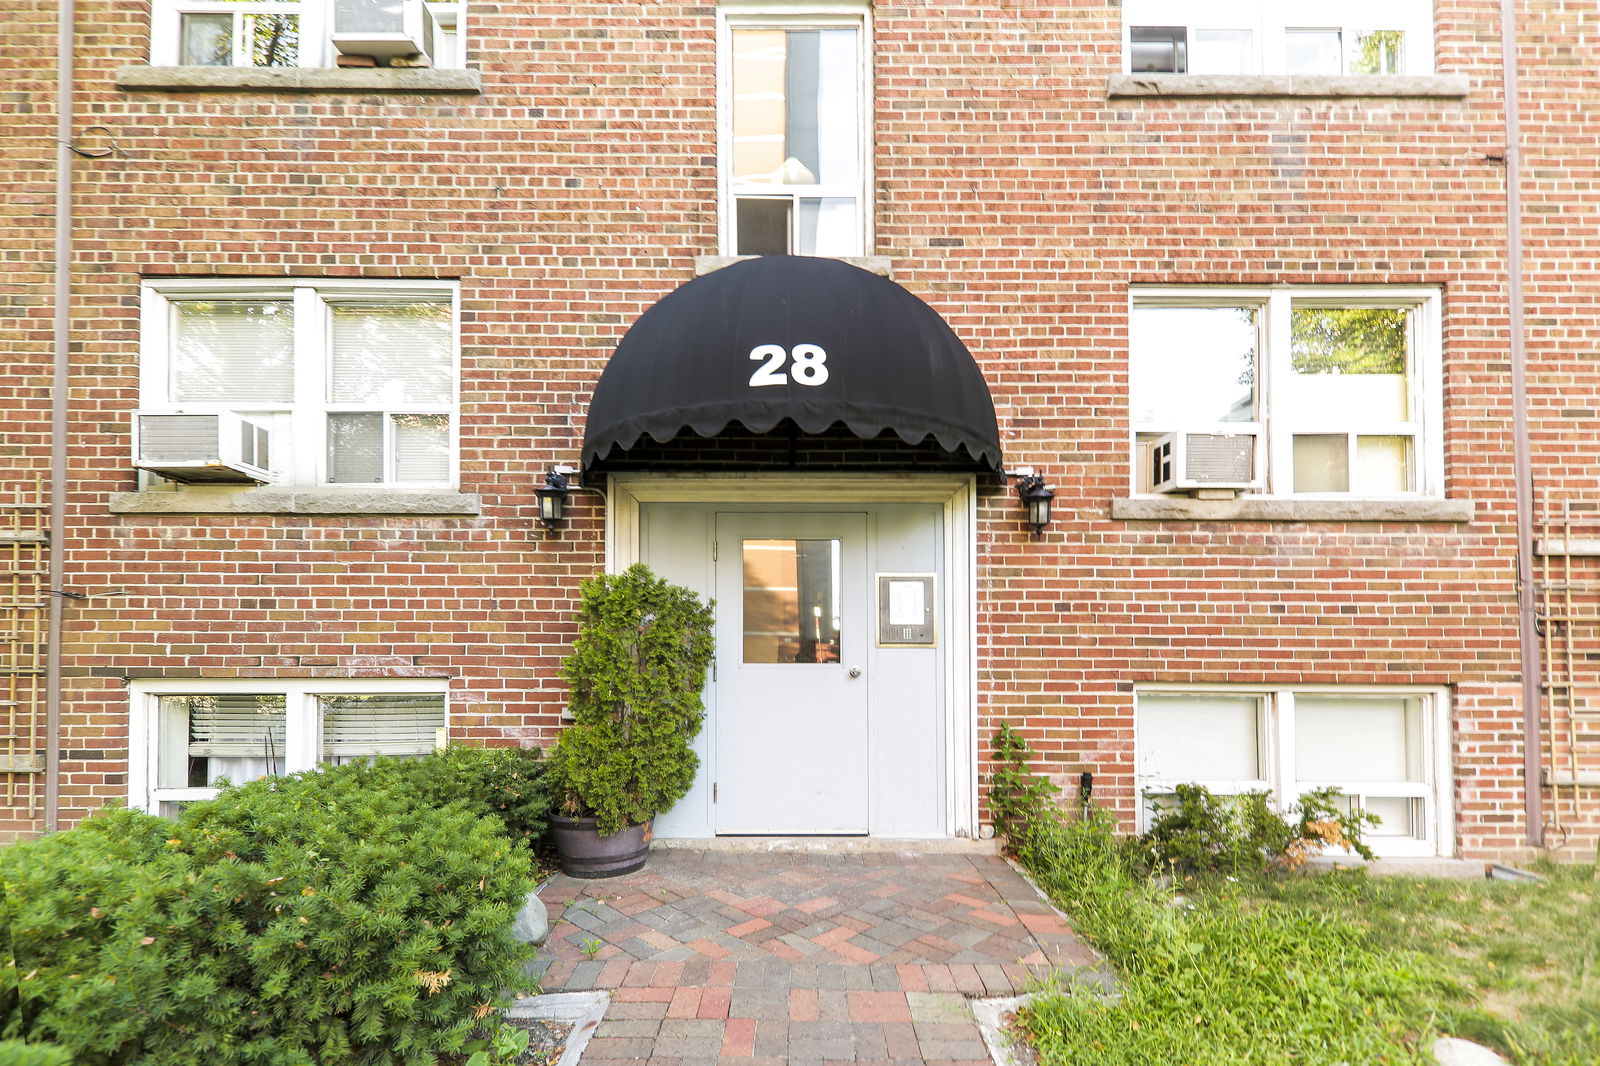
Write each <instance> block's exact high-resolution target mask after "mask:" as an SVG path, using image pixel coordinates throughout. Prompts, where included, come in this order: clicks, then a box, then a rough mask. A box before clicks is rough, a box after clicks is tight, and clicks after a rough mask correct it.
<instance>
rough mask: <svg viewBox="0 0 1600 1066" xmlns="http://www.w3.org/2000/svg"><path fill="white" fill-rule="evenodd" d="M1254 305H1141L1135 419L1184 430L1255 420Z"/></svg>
mask: <svg viewBox="0 0 1600 1066" xmlns="http://www.w3.org/2000/svg"><path fill="white" fill-rule="evenodd" d="M1255 316H1256V312H1255V309H1254V308H1251V307H1136V308H1134V311H1133V318H1132V322H1131V327H1130V336H1129V347H1130V349H1131V352H1132V365H1131V366H1130V368H1129V390H1130V392H1131V394H1132V402H1133V420H1134V421H1135V422H1146V423H1154V424H1159V425H1162V426H1164V427H1170V428H1173V429H1177V428H1180V427H1184V426H1193V425H1201V424H1204V423H1208V422H1252V421H1254V420H1255V382H1256V319H1255Z"/></svg>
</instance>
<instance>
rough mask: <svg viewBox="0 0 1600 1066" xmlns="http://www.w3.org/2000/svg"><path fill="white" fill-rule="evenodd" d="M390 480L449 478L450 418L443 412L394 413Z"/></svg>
mask: <svg viewBox="0 0 1600 1066" xmlns="http://www.w3.org/2000/svg"><path fill="white" fill-rule="evenodd" d="M394 479H395V480H396V481H448V480H449V479H450V420H449V419H448V418H446V417H445V416H444V415H395V416H394Z"/></svg>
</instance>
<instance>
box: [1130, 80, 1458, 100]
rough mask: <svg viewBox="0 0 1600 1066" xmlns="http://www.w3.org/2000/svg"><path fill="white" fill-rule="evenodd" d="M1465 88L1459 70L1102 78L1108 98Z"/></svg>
mask: <svg viewBox="0 0 1600 1066" xmlns="http://www.w3.org/2000/svg"><path fill="white" fill-rule="evenodd" d="M1467 89H1468V82H1467V79H1466V78H1465V77H1463V76H1461V75H1458V74H1427V75H1397V74H1346V75H1339V76H1334V77H1329V76H1307V75H1291V74H1113V75H1111V77H1110V79H1108V80H1107V82H1106V95H1107V96H1109V97H1112V98H1116V97H1136V96H1192V97H1252V96H1268V97H1272V96H1276V97H1323V98H1327V97H1341V96H1369V97H1389V98H1393V99H1404V98H1407V97H1436V98H1439V99H1444V100H1460V99H1462V98H1464V97H1465V96H1466V95H1467Z"/></svg>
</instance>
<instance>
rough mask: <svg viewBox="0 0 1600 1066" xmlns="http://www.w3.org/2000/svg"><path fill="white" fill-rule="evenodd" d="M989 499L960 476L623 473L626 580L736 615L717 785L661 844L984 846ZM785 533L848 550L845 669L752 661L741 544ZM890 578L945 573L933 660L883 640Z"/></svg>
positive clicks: (727, 632) (697, 798)
mask: <svg viewBox="0 0 1600 1066" xmlns="http://www.w3.org/2000/svg"><path fill="white" fill-rule="evenodd" d="M974 496H975V484H974V479H973V478H971V477H968V476H963V475H948V474H945V475H915V474H827V473H813V474H807V475H804V476H796V475H787V474H785V475H759V474H727V475H723V474H697V475H670V474H652V475H646V474H618V475H613V476H612V477H611V479H610V483H609V488H608V492H607V506H608V521H607V542H606V553H607V567H608V569H611V570H613V571H615V570H620V569H623V568H625V567H627V566H629V565H631V564H632V563H634V562H636V561H643V562H645V563H647V564H649V565H650V566H651V568H652V569H654V570H655V571H656V572H657V573H658V574H660V575H661V576H663V577H665V578H667V579H669V580H671V581H674V582H676V583H678V584H681V585H685V586H687V587H689V588H692V589H694V590H695V591H696V592H698V593H699V594H701V595H702V596H704V597H706V598H710V599H716V600H717V601H718V604H717V616H718V651H717V669H716V678H715V679H714V680H711V681H709V682H708V684H707V690H706V723H705V728H704V729H702V730H701V733H700V736H699V737H698V738H697V740H696V742H695V749H696V752H697V753H698V754H699V756H700V772H699V775H698V777H697V778H696V781H695V785H694V788H693V789H692V790H691V791H690V793H689V795H687V796H686V797H684V799H683V800H682V801H680V802H679V803H678V805H677V806H676V807H674V808H673V809H672V810H671V811H668V812H666V813H664V814H662V815H660V816H659V817H657V818H656V821H655V833H656V835H658V836H662V837H677V838H704V837H712V836H718V835H722V836H730V835H736V836H766V835H774V836H801V835H846V836H859V835H866V836H871V837H877V838H885V839H939V838H946V837H972V836H975V835H976V831H975V830H976V820H977V818H976V810H977V772H976V766H977V760H976V753H977V741H976V713H975V703H976V701H975V667H974V652H975V643H976V631H975V624H974V611H973V596H974V589H975V576H974V554H973V547H974V543H975V510H974V506H973V501H974ZM770 537H796V538H830V537H831V538H837V539H838V540H839V542H840V544H841V546H842V551H841V552H840V557H839V564H838V569H840V571H841V574H840V579H841V586H842V587H841V594H840V596H839V614H840V621H841V624H840V640H839V649H838V662H836V663H835V662H827V663H806V664H803V665H796V664H783V665H771V664H767V665H751V664H747V663H744V662H743V659H744V658H745V653H744V648H743V641H742V639H741V637H742V628H741V624H740V619H741V613H740V612H741V607H742V587H741V586H742V584H743V582H742V579H741V574H742V571H741V569H740V566H741V564H740V563H739V559H740V557H741V555H740V553H741V544H742V543H744V542H745V541H746V540H747V539H751V538H770ZM714 552H715V555H716V557H715V558H713V553H714ZM880 574H897V575H903V574H933V575H934V612H933V613H934V626H935V643H934V645H933V646H932V647H928V646H897V645H892V644H891V645H885V644H882V643H880V642H879V640H878V639H877V638H878V636H879V634H878V624H877V623H878V605H877V603H876V597H877V585H878V582H877V580H876V576H877V575H880ZM852 668H854V669H858V670H859V674H858V675H857V676H855V677H852V676H850V670H851V669H852Z"/></svg>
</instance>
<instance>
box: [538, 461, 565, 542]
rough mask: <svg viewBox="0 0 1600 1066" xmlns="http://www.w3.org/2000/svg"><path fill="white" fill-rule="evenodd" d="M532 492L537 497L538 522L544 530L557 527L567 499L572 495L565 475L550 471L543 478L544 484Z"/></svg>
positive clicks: (557, 471)
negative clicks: (542, 525)
mask: <svg viewBox="0 0 1600 1066" xmlns="http://www.w3.org/2000/svg"><path fill="white" fill-rule="evenodd" d="M533 492H534V495H535V496H538V497H539V521H540V522H542V523H544V528H546V529H554V528H556V527H557V526H559V525H560V524H561V519H562V517H563V515H562V511H563V510H564V509H565V507H566V503H567V497H568V496H569V495H571V493H572V486H571V483H570V482H568V481H567V475H566V474H563V473H561V472H560V471H559V470H552V471H550V472H549V473H548V474H546V475H545V476H544V484H543V485H540V486H539V487H538V488H537V489H534V490H533Z"/></svg>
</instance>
